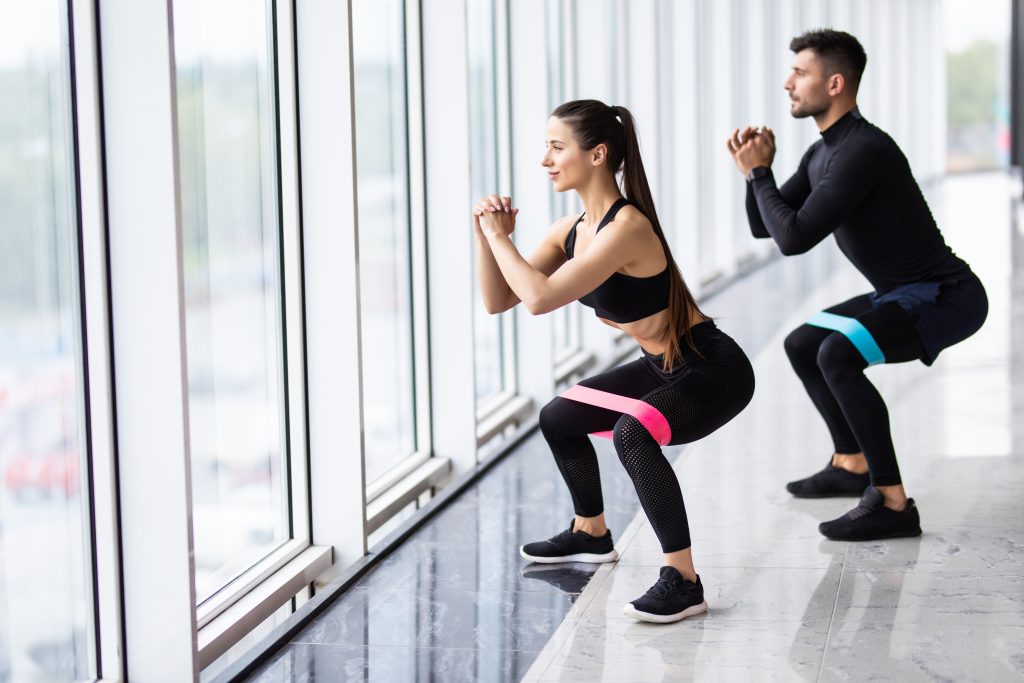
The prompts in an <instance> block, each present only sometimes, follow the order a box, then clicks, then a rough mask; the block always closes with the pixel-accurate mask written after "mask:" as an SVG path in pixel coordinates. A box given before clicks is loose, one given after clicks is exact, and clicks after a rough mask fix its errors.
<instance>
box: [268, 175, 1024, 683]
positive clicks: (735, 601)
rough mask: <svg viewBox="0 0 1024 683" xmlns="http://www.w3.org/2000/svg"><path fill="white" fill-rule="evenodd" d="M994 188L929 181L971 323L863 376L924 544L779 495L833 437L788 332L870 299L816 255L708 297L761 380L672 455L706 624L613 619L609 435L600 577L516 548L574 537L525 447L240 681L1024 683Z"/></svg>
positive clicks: (637, 588)
mask: <svg viewBox="0 0 1024 683" xmlns="http://www.w3.org/2000/svg"><path fill="white" fill-rule="evenodd" d="M1008 187H1009V186H1008V183H1007V181H1006V179H1005V178H1002V177H998V176H974V177H965V178H960V179H956V180H952V181H949V182H947V183H945V184H944V185H943V186H941V187H939V188H936V189H934V190H933V191H932V192H931V193H930V194H929V200H930V202H931V204H932V207H933V210H934V211H935V213H936V215H937V216H938V217H939V220H940V223H941V225H942V226H943V231H944V233H945V234H946V236H947V239H948V241H949V242H950V243H951V244H952V245H953V246H954V248H955V249H956V250H957V251H958V253H960V254H961V255H963V256H964V257H965V258H966V259H967V260H968V261H969V262H971V263H972V265H973V266H974V267H975V269H976V270H977V271H978V272H979V274H981V276H982V279H983V280H984V282H985V284H986V286H987V287H988V291H989V296H990V303H991V313H990V317H989V321H988V322H987V324H986V326H985V328H984V329H983V330H982V331H981V332H979V333H978V335H976V336H975V337H974V338H972V339H970V340H968V341H967V342H965V343H963V344H961V345H960V346H958V347H955V348H953V349H950V350H948V351H946V352H944V353H943V354H942V356H941V357H940V360H939V361H938V362H937V363H936V365H935V366H933V367H932V368H930V369H929V368H925V367H924V366H922V365H920V364H918V363H913V364H905V365H900V366H885V367H879V368H873V369H872V370H870V371H869V374H870V376H871V378H872V380H873V381H875V382H876V384H877V386H878V387H879V389H880V391H881V392H882V393H883V395H884V396H886V398H887V400H888V401H889V407H890V413H891V417H892V422H893V435H894V440H895V443H896V446H897V452H898V453H899V456H900V462H901V468H902V471H903V475H904V479H905V481H906V482H907V484H908V492H909V493H910V495H912V496H914V497H915V499H916V500H917V502H918V505H919V506H920V508H921V512H922V518H923V526H924V529H925V535H924V536H923V537H922V538H920V539H916V540H901V541H892V542H886V543H866V544H846V543H837V542H832V541H828V540H825V539H824V538H822V537H821V536H820V535H819V534H818V532H817V529H816V527H817V523H818V521H820V520H822V519H828V518H831V517H834V516H837V515H839V514H841V513H842V512H843V511H845V510H846V509H847V508H849V507H850V506H851V504H852V501H850V500H847V499H839V500H836V499H832V500H810V501H808V500H803V501H798V500H794V499H792V498H791V497H789V496H788V495H787V494H786V493H785V492H784V490H783V489H782V484H783V483H784V482H785V481H787V480H789V479H792V478H796V477H798V476H803V475H805V474H807V473H809V472H810V471H813V470H814V469H818V468H819V467H820V466H821V465H822V464H823V463H824V461H825V459H826V458H827V456H828V453H829V447H828V437H827V433H826V431H825V429H824V427H823V425H821V423H820V419H818V418H817V416H816V414H815V413H814V412H813V408H812V407H811V405H810V402H809V401H808V400H807V398H806V396H805V395H804V394H803V391H802V388H801V387H800V385H799V382H798V381H797V379H796V378H795V376H793V374H792V372H791V371H790V369H789V366H788V363H787V362H786V360H785V357H784V354H783V352H782V347H781V337H782V335H783V334H784V333H785V332H786V331H787V330H788V329H789V328H790V327H791V326H793V325H795V324H796V323H797V322H799V321H801V320H802V319H804V318H805V317H806V315H807V314H808V313H810V312H812V311H814V310H818V309H820V308H822V307H824V306H826V305H828V304H831V303H834V302H835V301H838V300H841V299H844V298H847V297H849V296H851V295H853V294H856V293H860V292H863V291H866V290H867V285H866V284H865V283H864V281H863V279H862V278H860V276H859V275H857V274H856V273H854V272H852V271H851V269H850V268H849V267H848V266H846V265H845V264H844V263H843V261H842V260H841V259H839V258H837V257H836V254H835V250H834V247H832V246H831V245H828V246H825V245H823V247H821V248H820V249H819V251H818V252H817V253H815V254H811V255H808V256H805V257H801V258H800V259H786V260H784V261H779V262H776V263H775V264H773V265H771V266H770V267H768V268H766V269H764V270H762V271H760V272H758V273H756V274H755V275H754V276H752V277H751V278H750V279H749V280H747V281H744V282H742V283H740V284H739V285H737V286H736V287H734V288H732V289H731V290H728V291H726V292H725V293H723V294H722V295H721V296H719V297H717V298H716V299H715V300H713V301H712V302H711V304H710V305H709V306H708V309H709V312H710V313H712V314H713V315H715V316H716V317H718V318H719V324H720V326H721V327H722V328H723V329H725V330H726V331H727V332H729V333H730V334H731V335H733V336H734V337H735V338H736V339H737V340H738V341H739V342H740V344H741V345H742V346H743V347H744V348H745V349H746V350H747V351H748V353H749V354H750V355H751V356H752V357H753V358H754V361H755V369H756V372H757V381H758V389H757V394H756V395H755V398H754V402H753V403H752V404H751V406H750V407H749V408H748V409H747V410H746V411H745V412H744V413H743V414H742V415H741V416H740V417H739V418H737V419H736V420H734V421H733V422H732V423H730V424H729V425H726V427H724V428H723V429H722V430H720V431H719V432H718V433H716V434H714V435H712V436H711V437H709V438H708V439H705V440H704V441H702V442H701V443H699V444H696V445H694V446H690V447H688V448H686V449H685V450H683V451H678V450H677V451H675V452H674V453H672V454H670V457H676V458H677V460H676V469H677V471H678V472H679V475H680V481H681V483H682V486H683V492H684V495H685V497H686V504H687V511H688V513H689V515H690V519H691V527H692V535H693V540H694V557H695V561H696V563H697V567H698V571H700V572H701V575H702V578H703V580H704V583H705V586H706V590H707V596H708V601H709V603H710V605H711V610H710V612H709V613H708V614H707V615H705V616H703V617H699V618H696V619H692V620H687V621H685V622H682V623H679V624H674V625H669V626H661V627H658V626H652V625H647V624H638V623H636V622H634V621H633V620H631V619H629V618H626V617H624V616H623V615H622V612H621V609H622V605H623V604H624V603H625V602H626V601H627V600H629V599H631V598H633V597H636V596H637V595H639V594H640V593H642V592H643V591H644V590H645V589H646V588H647V587H648V586H649V585H650V583H652V582H653V578H654V577H655V575H656V573H657V567H658V565H659V564H660V552H659V548H658V545H657V542H656V539H655V538H654V535H653V533H652V531H651V529H650V528H649V526H648V525H647V524H646V520H644V519H643V517H642V515H641V516H639V517H638V516H637V511H638V505H637V503H636V498H635V493H634V492H633V491H632V487H631V484H630V482H629V480H628V479H627V478H626V477H625V475H624V474H623V472H622V471H621V467H620V466H619V464H618V462H617V460H616V458H615V456H614V453H613V452H612V451H611V449H610V447H609V444H608V443H607V442H604V441H600V442H599V443H598V444H597V446H598V451H599V457H600V459H601V466H602V480H603V484H604V491H605V498H606V503H607V507H608V519H609V524H610V526H611V527H612V528H613V530H617V531H619V533H618V534H617V541H618V542H617V545H618V547H619V550H620V552H622V559H621V560H620V562H619V563H617V564H616V565H602V566H601V568H600V569H598V570H597V573H596V574H594V571H595V567H594V566H592V565H582V564H580V565H565V566H555V567H538V566H533V565H525V563H524V562H523V561H522V560H521V559H520V558H519V557H518V553H517V548H518V545H519V544H520V543H521V542H523V541H524V540H530V539H533V538H536V537H540V536H544V535H547V534H549V533H552V532H553V531H555V530H557V529H559V528H562V527H564V526H565V524H566V522H567V521H568V519H569V517H570V516H571V509H572V508H571V502H570V500H569V497H568V494H567V492H566V491H565V490H564V486H563V485H562V482H561V480H560V478H559V476H558V473H557V470H556V469H555V466H554V464H553V462H552V461H551V458H550V454H549V453H548V452H547V449H546V447H545V445H544V444H543V441H542V440H541V439H540V437H539V436H535V437H533V438H531V439H530V440H528V441H527V442H526V443H525V444H524V445H523V446H522V447H521V448H520V449H518V451H517V452H516V453H514V454H512V455H510V456H509V457H508V458H506V459H505V460H504V461H503V462H502V463H500V464H499V465H498V466H496V467H495V469H494V470H492V471H491V472H490V473H489V474H488V475H487V476H486V477H485V478H483V479H482V480H481V481H480V482H478V484H477V485H476V486H475V487H474V488H473V489H472V490H471V491H469V492H467V493H466V494H464V495H463V496H461V497H460V499H459V500H458V501H457V502H455V503H454V504H452V505H451V506H449V508H447V509H446V510H445V511H443V512H442V513H441V514H440V515H439V516H438V517H437V518H436V519H435V520H434V521H432V522H431V523H430V524H428V525H427V526H426V527H425V528H424V529H422V530H421V531H420V532H418V533H417V534H416V535H415V536H413V537H412V538H411V539H410V540H409V541H408V542H407V543H405V544H404V545H403V546H402V547H401V548H400V549H399V550H398V551H397V552H396V553H394V554H393V555H391V556H390V557H388V558H387V559H386V560H384V561H383V562H382V563H381V564H380V565H379V566H378V567H376V568H375V569H374V570H373V571H372V572H371V573H370V574H369V575H367V576H366V577H365V579H364V580H363V581H361V582H360V584H359V585H358V587H356V588H355V589H353V590H350V591H349V592H347V593H346V594H345V595H343V596H341V597H340V598H339V599H338V600H337V601H336V602H335V603H334V604H333V605H332V606H331V607H330V608H329V609H328V610H327V611H326V612H325V613H324V614H323V615H321V616H320V617H319V618H318V619H317V620H315V621H314V622H313V623H311V624H310V625H309V626H308V627H307V628H306V629H305V631H303V632H302V633H301V634H300V635H299V636H298V637H296V638H295V641H294V642H293V643H292V644H290V645H289V646H288V647H286V648H285V649H283V650H282V651H281V652H280V653H278V654H277V655H276V656H275V657H274V658H272V659H271V660H270V661H269V662H267V664H266V665H264V667H263V668H262V669H261V670H260V671H259V672H257V673H256V674H254V676H253V677H252V680H260V681H279V680H290V681H315V680H327V681H344V680H369V681H421V680H423V681H426V680H437V681H445V682H448V681H515V680H521V679H525V680H530V681H541V680H543V681H576V680H579V681H587V682H588V683H591V682H593V681H616V682H617V681H674V680H690V679H702V680H703V679H714V680H744V681H745V680H845V679H853V680H908V681H913V680H999V681H1002V680H1014V679H1024V645H1022V644H1024V588H1022V586H1024V569H1022V567H1024V503H1022V502H1021V500H1022V496H1021V493H1020V492H1021V491H1022V490H1024V467H1022V466H1021V465H1022V458H1024V427H1022V423H1024V388H1022V385H1024V382H1022V380H1024V344H1022V343H1021V337H1022V336H1024V319H1022V317H1021V316H1022V315H1024V303H1022V301H1024V296H1021V294H1024V286H1022V285H1021V282H1020V280H1022V279H1024V278H1022V277H1021V276H1020V275H1016V277H1015V273H1018V272H1024V265H1022V264H1024V229H1022V230H1011V228H1010V212H1009V210H1008V203H1009V202H1008V199H1007V197H1008ZM1014 265H1016V266H1017V268H1016V269H1015V268H1014ZM752 302H756V304H752ZM1015 418H1016V419H1015Z"/></svg>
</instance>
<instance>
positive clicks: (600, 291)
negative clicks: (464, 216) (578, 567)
mask: <svg viewBox="0 0 1024 683" xmlns="http://www.w3.org/2000/svg"><path fill="white" fill-rule="evenodd" d="M542 165H543V166H544V167H545V168H546V169H547V170H548V176H549V177H550V178H551V181H552V183H553V184H554V187H555V190H556V191H558V192H567V191H569V190H575V191H576V193H577V194H578V195H579V197H580V200H581V202H582V204H583V207H584V213H583V215H581V216H579V217H574V216H567V217H565V218H562V219H559V220H557V221H555V223H554V224H553V225H552V226H551V228H550V229H549V230H548V233H547V235H546V236H545V238H544V240H543V241H542V242H541V244H540V245H539V246H538V247H537V249H536V250H535V251H534V253H533V255H532V256H531V257H530V258H529V259H528V260H527V259H525V258H523V256H522V255H520V254H519V252H518V250H517V249H516V246H515V244H513V242H512V240H511V239H509V236H510V235H511V234H512V231H513V230H514V229H515V222H516V217H517V214H518V209H514V208H512V201H511V198H509V197H499V196H497V195H491V196H489V197H484V198H483V199H481V200H480V201H479V202H478V203H477V204H476V206H475V207H474V209H473V214H474V225H475V228H476V235H477V241H478V250H477V258H478V262H479V267H478V272H479V274H480V286H481V289H482V293H483V299H484V304H485V306H486V308H487V311H488V312H489V313H500V312H502V311H507V310H508V309H510V308H512V307H513V306H515V305H516V304H517V303H520V302H522V303H523V304H524V305H525V306H526V307H527V309H528V310H529V311H530V313H532V314H534V315H539V314H541V313H547V312H549V311H553V310H555V309H556V308H559V307H561V306H565V305H566V304H568V303H570V302H572V301H575V300H579V301H580V302H581V303H583V304H584V305H587V306H590V307H592V308H594V309H595V312H596V313H597V315H598V317H599V318H600V320H601V321H602V322H604V323H606V324H608V325H611V326H612V327H615V328H617V329H620V330H622V331H623V332H625V333H626V334H628V335H630V336H631V337H633V338H634V339H635V340H636V341H637V343H638V344H639V345H640V348H641V350H642V352H643V355H642V356H641V357H640V358H639V359H637V360H635V361H633V362H631V363H627V364H625V365H622V366H620V367H617V368H614V369H613V370H610V371H608V372H605V373H602V374H600V375H596V376H594V377H590V378H588V379H586V380H583V381H582V382H580V385H582V386H583V387H587V388H589V389H591V390H593V389H596V390H599V391H601V392H607V393H609V394H616V395H618V396H625V397H629V398H632V399H639V400H641V401H643V402H644V403H646V404H648V405H649V406H651V407H653V408H654V409H655V410H656V411H658V412H660V413H661V415H663V416H664V418H665V420H666V421H667V423H668V426H669V428H670V429H671V435H670V438H668V439H667V441H668V443H670V444H682V443H689V442H692V441H695V440H697V439H700V438H702V437H704V436H707V435H708V434H710V433H711V432H713V431H715V430H716V429H718V428H719V427H721V426H722V425H723V424H725V423H726V422H728V421H729V420H731V419H732V418H733V417H734V416H735V415H737V414H738V413H739V412H740V411H741V410H742V409H743V408H744V407H745V406H746V405H747V403H749V401H750V398H751V396H752V395H753V391H754V374H753V371H752V369H751V367H750V363H749V361H748V360H747V357H746V356H745V355H744V353H743V351H742V350H741V349H740V347H739V346H738V345H737V344H736V343H735V342H734V341H733V340H732V339H731V338H729V336H728V335H726V334H725V333H723V332H721V331H720V330H718V328H717V327H716V326H715V324H714V322H712V320H711V319H710V318H709V317H707V316H706V315H704V314H703V313H702V312H701V311H700V309H699V308H698V307H697V304H696V302H695V301H694V299H693V296H692V295H691V294H690V292H689V290H687V288H686V284H685V283H684V282H683V278H682V275H681V274H680V272H679V268H678V267H677V266H676V264H675V262H674V261H673V259H672V253H671V251H670V250H669V246H668V242H667V241H666V239H665V235H664V233H663V232H662V229H661V225H660V224H659V222H658V216H657V213H656V212H655V209H654V202H653V200H652V198H651V191H650V187H649V186H648V184H647V176H646V174H645V173H644V167H643V162H642V161H641V159H640V149H639V144H638V142H637V138H636V132H635V129H634V124H633V117H632V115H631V114H630V113H629V111H628V110H627V109H626V108H625V107H609V106H607V105H605V104H603V103H601V102H598V101H596V100H578V101H574V102H568V103H566V104H563V105H562V106H560V107H558V108H557V109H556V110H555V111H554V112H553V113H552V115H551V118H550V119H549V120H548V127H547V152H546V153H545V155H544V158H543V161H542ZM620 170H621V171H622V174H623V177H622V180H623V182H622V191H621V192H620V188H619V184H618V182H617V180H616V174H617V173H618V172H619V171H620ZM623 195H625V196H623ZM540 427H541V431H542V432H543V434H544V438H545V439H547V442H548V444H549V445H550V446H551V450H552V453H553V454H554V457H555V460H556V462H557V464H558V468H559V470H560V471H561V473H562V477H563V478H564V479H565V483H566V484H567V485H568V487H569V491H570V492H571V494H572V500H573V506H574V508H575V513H576V516H575V518H574V519H573V521H572V523H571V524H570V527H569V529H568V530H566V531H563V532H561V533H559V534H557V535H555V536H553V537H552V538H550V539H548V540H546V541H539V542H536V543H528V544H526V545H524V546H523V547H522V549H521V551H520V552H521V554H522V556H523V557H524V558H526V559H528V560H531V561H533V562H547V563H551V562H570V561H582V562H613V561H615V560H617V559H618V553H617V552H616V551H615V548H614V545H613V543H612V537H611V532H610V531H609V530H608V528H607V526H606V525H605V519H604V507H603V503H602V498H601V483H600V476H599V472H598V463H597V457H596V454H595V452H594V448H593V445H592V444H591V443H590V439H589V436H588V435H589V434H591V433H593V432H601V431H608V430H611V431H612V433H613V442H614V445H615V450H616V452H617V453H618V455H619V459H620V460H621V461H622V464H623V465H624V466H625V468H626V471H627V472H628V473H629V476H630V478H631V479H632V480H633V484H634V486H635V487H636V491H637V494H638V496H639V498H640V503H641V505H642V506H643V509H644V512H645V513H646V514H647V518H648V519H649V520H650V523H651V526H652V527H653V528H654V531H655V533H657V535H658V539H659V541H660V542H661V546H662V550H663V552H664V553H665V566H664V567H662V568H661V573H660V577H659V578H658V580H657V582H656V583H655V584H654V586H653V587H652V588H651V589H650V590H648V591H647V593H646V594H645V595H643V596H642V597H640V598H637V599H636V600H634V601H633V602H631V603H629V604H628V605H626V606H625V609H624V611H625V613H626V614H627V615H630V616H633V617H635V618H637V619H641V620H644V621H653V622H659V623H667V622H672V621H678V620H679V619H683V618H685V617H688V616H692V615H695V614H699V613H701V612H704V611H706V610H707V603H706V602H705V601H704V590H703V587H702V585H701V582H700V577H698V576H697V573H696V570H695V569H694V566H693V558H692V556H691V553H690V533H689V527H688V525H687V521H686V511H685V508H684V506H683V498H682V493H681V492H680V489H679V482H678V480H677V479H676V476H675V473H674V471H673V470H672V466H671V465H670V464H669V462H668V460H667V459H666V458H665V456H664V454H663V453H662V451H661V447H660V445H659V443H658V441H656V440H655V438H654V437H653V436H652V435H651V433H649V432H648V431H647V427H645V426H644V423H642V422H641V421H640V420H638V419H637V418H636V417H633V416H632V415H630V414H624V413H621V412H617V411H615V410H611V409H608V408H605V407H599V406H597V405H591V404H589V403H584V402H580V401H579V400H573V399H568V398H563V397H558V398H555V399H554V400H553V401H551V402H550V403H548V404H547V405H546V406H545V407H544V408H543V409H542V410H541V413H540ZM663 441H664V440H663Z"/></svg>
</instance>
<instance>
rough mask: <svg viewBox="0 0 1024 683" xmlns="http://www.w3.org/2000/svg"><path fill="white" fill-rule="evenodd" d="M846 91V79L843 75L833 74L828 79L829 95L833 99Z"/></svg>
mask: <svg viewBox="0 0 1024 683" xmlns="http://www.w3.org/2000/svg"><path fill="white" fill-rule="evenodd" d="M845 90H846V77H845V76H843V74H832V75H831V76H829V77H828V94H829V95H831V96H832V97H835V96H836V95H840V94H842V93H843V92H844V91H845Z"/></svg>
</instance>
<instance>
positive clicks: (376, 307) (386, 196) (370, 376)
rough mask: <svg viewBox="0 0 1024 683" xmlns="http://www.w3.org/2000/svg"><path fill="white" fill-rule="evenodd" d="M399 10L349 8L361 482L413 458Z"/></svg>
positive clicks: (361, 3) (379, 0) (373, 4)
mask: <svg viewBox="0 0 1024 683" xmlns="http://www.w3.org/2000/svg"><path fill="white" fill-rule="evenodd" d="M404 10H405V3H404V2H402V1H401V0H355V1H354V2H353V3H352V23H353V28H354V30H353V36H354V38H353V52H354V58H355V91H356V161H357V165H356V168H357V175H358V181H357V186H358V192H359V196H358V202H359V263H360V269H359V272H360V278H361V281H360V289H361V297H362V300H361V306H362V309H361V310H362V347H363V365H362V367H363V411H364V412H363V420H364V429H365V439H366V480H367V481H368V482H370V481H373V480H374V479H377V478H378V477H380V475H382V474H384V473H385V472H386V471H387V470H388V469H390V468H391V467H393V466H394V465H396V464H398V463H399V462H400V461H401V460H402V459H403V458H405V457H406V456H408V455H410V454H411V453H412V452H413V451H414V450H415V448H416V445H415V443H416V442H415V437H416V434H415V428H414V419H415V415H414V412H413V411H414V403H413V394H414V391H413V389H414V385H413V355H412V349H413V329H412V285H411V269H410V247H409V182H408V166H409V153H408V142H407V125H406V118H407V115H408V108H407V106H406V96H405V78H406V74H405V14H404Z"/></svg>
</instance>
